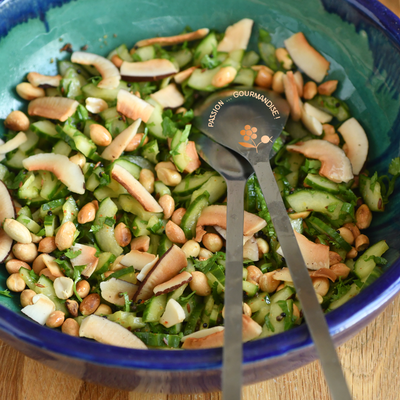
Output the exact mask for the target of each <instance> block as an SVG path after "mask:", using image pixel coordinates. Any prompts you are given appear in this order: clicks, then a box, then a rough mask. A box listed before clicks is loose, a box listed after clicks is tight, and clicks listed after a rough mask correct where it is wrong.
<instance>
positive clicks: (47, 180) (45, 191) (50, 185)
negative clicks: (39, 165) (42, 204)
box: [40, 171, 61, 200]
mask: <svg viewBox="0 0 400 400" xmlns="http://www.w3.org/2000/svg"><path fill="white" fill-rule="evenodd" d="M40 175H41V177H42V182H43V184H42V190H41V191H40V196H41V197H43V198H44V199H46V200H51V199H53V198H54V196H55V194H56V193H57V190H58V189H59V188H60V186H61V182H60V181H59V180H58V179H57V177H56V176H55V175H53V174H52V173H51V172H49V171H41V172H40Z"/></svg>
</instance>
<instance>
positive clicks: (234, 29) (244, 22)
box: [217, 18, 254, 52]
mask: <svg viewBox="0 0 400 400" xmlns="http://www.w3.org/2000/svg"><path fill="white" fill-rule="evenodd" d="M253 24H254V21H253V20H252V19H249V18H243V19H241V20H240V21H238V22H236V23H235V24H233V25H231V26H228V27H227V28H226V31H225V35H224V38H223V39H222V40H221V42H220V43H219V44H218V47H217V50H218V51H225V52H230V51H233V50H246V49H247V45H248V43H249V40H250V36H251V29H252V28H253Z"/></svg>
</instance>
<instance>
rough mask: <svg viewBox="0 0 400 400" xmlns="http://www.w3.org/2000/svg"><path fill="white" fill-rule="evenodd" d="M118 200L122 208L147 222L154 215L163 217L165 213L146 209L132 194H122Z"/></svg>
mask: <svg viewBox="0 0 400 400" xmlns="http://www.w3.org/2000/svg"><path fill="white" fill-rule="evenodd" d="M118 202H119V204H120V206H121V208H122V209H123V210H124V211H125V212H129V213H132V214H134V215H136V216H138V217H139V218H140V219H141V220H143V221H145V222H147V221H149V220H150V218H152V217H154V216H155V217H157V219H158V218H162V216H163V214H162V213H152V212H149V211H146V210H145V209H144V208H143V206H142V205H141V204H140V203H139V202H138V201H137V200H136V199H135V198H134V197H132V196H131V195H130V194H122V195H120V196H119V198H118Z"/></svg>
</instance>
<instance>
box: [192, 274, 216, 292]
mask: <svg viewBox="0 0 400 400" xmlns="http://www.w3.org/2000/svg"><path fill="white" fill-rule="evenodd" d="M191 274H192V277H193V279H192V280H191V281H190V282H189V286H190V289H192V291H193V292H196V294H197V295H198V296H202V297H204V296H208V295H209V294H211V288H210V285H209V284H208V279H207V277H206V276H205V274H203V272H200V271H193V272H192V273H191Z"/></svg>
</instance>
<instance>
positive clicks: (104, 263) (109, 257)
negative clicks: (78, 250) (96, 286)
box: [95, 251, 116, 274]
mask: <svg viewBox="0 0 400 400" xmlns="http://www.w3.org/2000/svg"><path fill="white" fill-rule="evenodd" d="M115 259H116V257H115V256H114V254H112V253H110V252H109V251H105V252H103V253H100V255H99V262H98V263H97V266H96V271H95V272H96V273H97V274H104V272H106V271H108V267H109V266H110V265H111V264H112V263H113V262H114V261H115Z"/></svg>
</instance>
